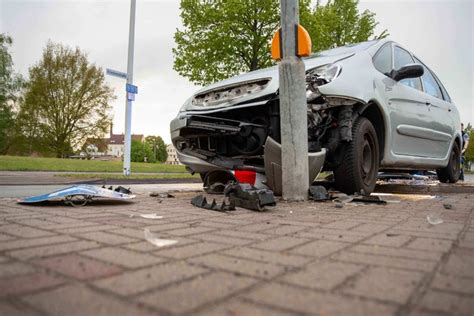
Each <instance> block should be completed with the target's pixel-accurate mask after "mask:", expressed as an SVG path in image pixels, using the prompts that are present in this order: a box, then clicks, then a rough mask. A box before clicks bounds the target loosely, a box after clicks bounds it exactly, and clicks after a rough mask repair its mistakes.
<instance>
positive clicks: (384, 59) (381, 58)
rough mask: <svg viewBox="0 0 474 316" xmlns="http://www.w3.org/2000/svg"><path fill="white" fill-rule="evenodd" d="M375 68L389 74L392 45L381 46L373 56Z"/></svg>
mask: <svg viewBox="0 0 474 316" xmlns="http://www.w3.org/2000/svg"><path fill="white" fill-rule="evenodd" d="M374 66H375V68H376V69H377V70H378V71H380V72H381V73H383V74H387V75H388V74H389V73H390V71H391V70H392V45H390V44H388V45H385V46H384V47H382V48H381V49H380V50H379V51H378V52H377V54H376V55H375V57H374Z"/></svg>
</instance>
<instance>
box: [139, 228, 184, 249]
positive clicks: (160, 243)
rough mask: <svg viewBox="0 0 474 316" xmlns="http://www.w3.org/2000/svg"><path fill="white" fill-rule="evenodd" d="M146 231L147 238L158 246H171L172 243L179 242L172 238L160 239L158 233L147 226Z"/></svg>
mask: <svg viewBox="0 0 474 316" xmlns="http://www.w3.org/2000/svg"><path fill="white" fill-rule="evenodd" d="M144 233H145V239H146V240H147V241H148V242H149V243H151V244H153V245H155V246H157V247H166V246H171V245H174V244H176V243H178V241H177V240H171V239H160V238H158V236H157V235H156V234H153V233H152V232H151V231H150V230H149V229H148V228H145V230H144Z"/></svg>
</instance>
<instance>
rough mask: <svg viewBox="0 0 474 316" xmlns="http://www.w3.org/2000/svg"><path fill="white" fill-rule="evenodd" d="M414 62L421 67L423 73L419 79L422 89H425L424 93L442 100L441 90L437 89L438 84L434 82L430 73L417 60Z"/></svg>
mask: <svg viewBox="0 0 474 316" xmlns="http://www.w3.org/2000/svg"><path fill="white" fill-rule="evenodd" d="M416 62H417V63H419V64H421V65H422V66H423V70H424V73H423V76H422V77H421V80H422V81H423V87H424V88H425V92H426V93H428V94H429V95H432V96H434V97H437V98H439V99H443V94H442V93H441V88H440V87H439V85H438V82H437V81H436V79H435V77H434V76H433V74H432V73H431V71H430V70H429V69H428V68H427V67H426V66H425V65H424V64H423V63H422V62H421V61H419V60H418V59H417V60H416ZM446 95H447V94H446Z"/></svg>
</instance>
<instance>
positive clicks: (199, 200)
mask: <svg viewBox="0 0 474 316" xmlns="http://www.w3.org/2000/svg"><path fill="white" fill-rule="evenodd" d="M191 204H192V205H194V206H196V207H199V208H203V209H206V210H211V211H218V212H227V211H234V210H235V205H233V204H232V203H231V202H229V204H226V202H225V199H224V200H223V201H222V203H221V204H220V205H218V204H217V202H216V199H213V200H212V202H211V203H208V202H207V199H206V197H205V196H204V195H202V194H200V195H197V196H195V197H193V198H192V199H191Z"/></svg>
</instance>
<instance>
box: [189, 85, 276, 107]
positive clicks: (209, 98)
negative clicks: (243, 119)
mask: <svg viewBox="0 0 474 316" xmlns="http://www.w3.org/2000/svg"><path fill="white" fill-rule="evenodd" d="M269 82H270V79H263V80H261V79H260V80H256V81H249V82H246V83H244V84H239V85H231V86H226V87H222V88H217V89H213V90H210V91H208V92H204V93H201V94H198V95H196V96H195V97H194V98H193V100H192V104H193V105H195V106H213V105H217V104H220V103H224V102H229V101H233V100H236V99H240V98H243V97H245V96H248V95H250V94H253V93H255V92H259V91H262V90H263V89H265V87H266V86H267V85H268V83H269Z"/></svg>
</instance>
